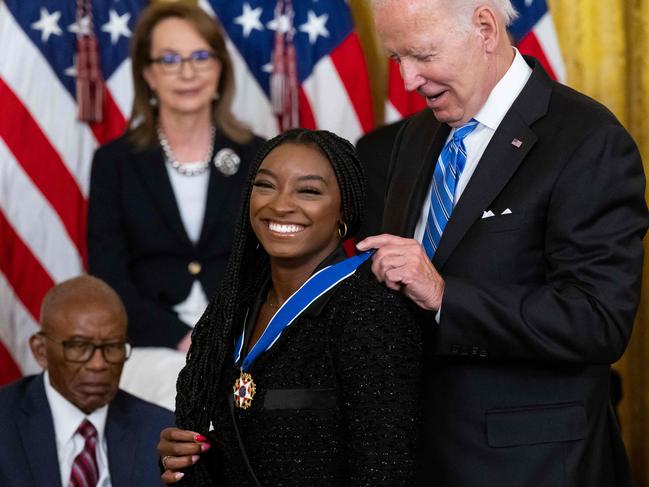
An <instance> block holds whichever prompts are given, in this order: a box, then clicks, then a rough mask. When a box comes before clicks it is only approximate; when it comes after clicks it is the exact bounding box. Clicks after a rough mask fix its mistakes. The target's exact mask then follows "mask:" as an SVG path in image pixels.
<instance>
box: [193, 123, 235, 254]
mask: <svg viewBox="0 0 649 487" xmlns="http://www.w3.org/2000/svg"><path fill="white" fill-rule="evenodd" d="M225 147H230V148H232V143H230V142H229V141H228V139H226V138H225V136H224V135H223V134H222V133H220V132H219V131H217V133H216V136H215V139H214V151H213V152H212V155H211V157H210V161H212V160H213V158H214V155H215V154H216V153H217V152H218V151H219V150H221V149H223V148H225ZM224 179H227V176H224V175H223V174H221V172H220V171H219V170H217V169H216V168H215V167H214V164H210V179H209V182H208V186H207V198H206V201H205V216H204V217H203V227H202V228H201V235H200V237H199V240H198V245H199V247H200V246H201V244H202V243H204V242H205V243H207V242H210V240H209V236H210V234H211V232H212V231H213V230H214V229H215V228H216V227H217V222H218V216H219V212H222V211H223V208H225V207H226V205H225V201H226V197H227V187H228V181H224Z"/></svg>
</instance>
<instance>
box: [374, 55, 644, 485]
mask: <svg viewBox="0 0 649 487" xmlns="http://www.w3.org/2000/svg"><path fill="white" fill-rule="evenodd" d="M527 61H528V63H529V64H530V65H531V66H532V67H533V73H532V76H531V78H530V79H529V81H528V82H527V84H526V86H525V88H524V89H523V91H522V93H521V94H520V95H519V97H518V98H517V99H516V101H515V102H514V104H513V106H512V107H511V109H510V110H509V111H508V113H507V115H506V116H505V118H504V120H503V121H502V123H501V125H500V126H499V128H498V130H497V131H496V133H495V134H494V136H493V138H492V140H491V141H490V143H489V145H488V147H487V148H486V150H485V152H484V155H483V156H482V158H481V159H480V162H479V163H478V166H477V168H476V170H475V172H474V174H473V176H472V178H471V180H470V182H469V184H468V186H467V187H466V189H465V191H464V193H463V195H462V197H461V198H460V200H459V202H458V204H457V206H456V207H455V209H454V210H453V213H452V215H451V218H450V220H449V222H448V224H447V227H446V229H445V231H444V234H443V236H442V239H441V241H440V244H439V249H438V251H437V253H436V255H435V257H434V260H433V263H434V265H435V267H436V268H437V269H438V270H439V272H440V273H441V274H442V276H443V277H444V279H445V282H446V288H445V292H444V298H443V302H442V307H441V320H440V323H439V325H437V324H436V323H435V321H434V315H433V314H432V313H430V314H429V316H428V318H427V320H428V321H429V322H430V324H429V329H430V330H431V337H430V341H429V348H428V351H429V356H428V364H427V369H426V376H427V393H428V394H429V397H428V399H427V401H426V404H425V407H424V411H425V415H426V425H425V427H426V444H425V446H424V448H423V450H422V455H423V459H422V462H421V465H422V472H421V474H422V475H421V478H422V482H421V483H422V485H440V486H444V487H472V486H477V485H480V486H482V487H502V486H505V485H506V486H508V487H517V486H521V487H522V486H534V487H563V486H585V485H587V486H589V487H612V486H627V485H629V484H630V479H629V470H628V465H627V461H626V456H625V453H624V449H623V446H622V443H621V439H620V435H619V432H618V430H617V425H616V422H615V420H614V418H613V416H612V414H611V411H610V407H609V374H610V369H609V364H611V363H612V362H614V361H616V360H617V359H618V358H619V357H620V356H621V355H622V353H623V352H624V350H625V347H626V345H627V342H628V339H629V336H630V333H631V327H632V323H633V319H634V314H635V311H636V307H637V304H638V300H639V290H640V279H641V268H642V259H643V248H642V238H643V236H644V234H645V231H646V228H647V225H648V224H649V217H648V214H647V207H646V203H645V199H644V187H645V177H644V174H643V169H642V162H641V160H640V156H639V154H638V151H637V148H636V146H635V144H634V142H633V140H632V139H631V137H630V136H629V135H628V133H627V132H626V130H624V128H623V127H622V126H621V125H620V124H619V122H618V121H617V120H616V119H615V117H614V116H613V115H612V114H611V113H610V112H609V111H608V110H607V109H606V108H604V107H603V106H602V105H600V104H598V103H597V102H595V101H593V100H591V99H589V98H587V97H585V96H583V95H581V94H579V93H577V92H575V91H573V90H571V89H570V88H567V87H565V86H562V85H559V84H557V83H554V82H552V81H551V80H550V79H549V78H548V76H547V74H546V73H545V72H544V71H543V69H542V68H541V67H540V65H539V64H538V63H537V62H536V61H535V60H533V59H531V58H527ZM449 131H450V128H449V127H448V126H447V125H444V124H439V123H438V122H437V121H436V120H435V119H434V117H433V114H432V112H430V111H426V112H422V113H420V114H418V115H416V116H415V117H414V118H413V119H411V120H410V121H409V122H407V124H406V125H405V126H404V128H403V129H402V130H401V131H400V133H399V135H398V137H397V141H396V142H395V149H394V153H393V160H392V163H391V167H390V170H389V175H388V180H389V183H388V189H387V195H386V198H387V199H386V206H385V214H384V219H383V230H384V231H387V232H389V233H393V234H398V235H402V236H407V237H411V236H412V235H413V233H414V230H415V226H416V223H417V220H418V218H419V215H420V212H421V208H422V205H423V201H424V198H425V196H426V191H427V190H428V187H429V184H430V180H431V177H432V173H433V169H434V161H435V160H436V159H437V155H438V154H439V152H440V150H441V148H442V146H443V145H444V142H445V140H446V138H447V136H448V134H449ZM516 139H518V141H520V142H521V144H519V143H518V142H516ZM512 142H514V143H512ZM519 145H520V147H519ZM486 211H491V212H492V213H493V214H494V216H492V217H489V216H488V214H487V215H485V213H484V212H486ZM483 216H487V217H486V218H483ZM434 480H436V481H437V482H434Z"/></svg>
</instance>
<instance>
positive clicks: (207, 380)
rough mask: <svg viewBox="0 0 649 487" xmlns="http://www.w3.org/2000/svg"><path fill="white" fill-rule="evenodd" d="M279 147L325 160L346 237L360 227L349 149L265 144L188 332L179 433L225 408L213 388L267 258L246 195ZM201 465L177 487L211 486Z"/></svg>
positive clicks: (360, 185)
mask: <svg viewBox="0 0 649 487" xmlns="http://www.w3.org/2000/svg"><path fill="white" fill-rule="evenodd" d="M283 144H297V145H304V146H308V147H311V148H314V149H316V150H318V151H320V152H321V153H323V154H324V155H325V157H327V159H328V160H329V162H330V163H331V165H332V167H333V170H334V173H335V175H336V179H337V181H338V186H339V188H340V197H341V207H342V208H341V213H342V218H343V220H344V222H345V223H346V225H347V228H348V232H349V235H354V234H355V232H356V231H358V229H359V227H360V224H361V219H362V216H363V210H364V202H365V175H364V171H363V168H362V166H361V163H360V161H359V160H358V156H357V155H356V150H355V149H354V146H353V145H352V144H350V143H349V142H348V141H347V140H345V139H343V138H342V137H339V136H337V135H336V134H333V133H331V132H328V131H325V130H315V131H314V130H307V129H293V130H289V131H287V132H284V133H283V134H280V135H278V136H277V137H275V138H273V139H271V140H269V141H268V142H267V143H266V144H265V146H264V147H263V148H262V149H261V151H260V152H259V154H258V155H257V158H256V160H255V162H254V163H253V165H252V167H251V168H250V173H249V175H248V181H247V184H246V188H245V193H244V195H245V198H244V201H243V204H242V205H241V209H240V213H239V217H238V221H237V225H236V230H235V237H234V241H233V245H232V252H231V254H230V258H229V260H228V265H227V267H226V271H225V276H224V278H223V281H222V282H221V285H220V287H219V290H218V292H217V293H216V294H215V295H214V297H212V299H211V301H210V303H209V305H208V307H207V309H206V311H205V313H204V314H203V316H202V317H201V319H200V320H199V321H198V323H197V324H196V327H195V328H194V331H193V333H192V344H191V347H190V349H189V353H188V354H187V363H186V365H185V367H184V368H183V370H182V371H181V372H180V375H179V376H178V383H177V389H178V393H177V396H176V423H177V425H178V427H180V428H183V429H189V430H193V431H198V432H201V433H203V434H205V433H207V431H208V429H209V426H210V421H211V419H212V418H214V417H216V412H217V411H218V410H219V408H221V407H227V406H225V404H226V398H227V395H226V391H223V390H221V389H220V388H219V386H218V384H220V383H221V379H222V377H221V376H222V374H223V373H224V371H225V370H226V369H227V367H226V366H227V364H228V361H229V360H232V356H233V355H232V354H233V348H234V342H233V340H234V338H233V337H234V332H236V331H237V325H238V324H239V323H241V322H242V321H243V318H244V313H245V310H246V308H247V306H248V304H249V303H250V302H252V300H254V299H255V297H256V295H257V293H258V292H259V289H260V288H261V286H262V284H263V282H264V279H265V278H266V276H268V274H269V272H270V264H269V258H268V254H267V253H266V251H265V250H264V249H263V247H261V246H260V245H259V242H258V240H257V237H256V236H255V234H254V233H253V231H252V227H251V225H250V217H249V210H250V195H251V192H252V188H253V183H254V181H255V177H256V175H257V170H258V169H259V166H261V164H262V162H263V161H264V159H265V158H266V156H268V154H269V153H270V152H271V151H272V150H273V149H275V148H276V147H278V146H280V145H283ZM205 463H206V462H198V463H197V464H196V465H195V466H194V467H192V468H190V469H188V471H187V472H186V474H185V477H184V478H183V479H182V485H192V486H203V485H211V479H210V474H209V469H208V468H207V465H205Z"/></svg>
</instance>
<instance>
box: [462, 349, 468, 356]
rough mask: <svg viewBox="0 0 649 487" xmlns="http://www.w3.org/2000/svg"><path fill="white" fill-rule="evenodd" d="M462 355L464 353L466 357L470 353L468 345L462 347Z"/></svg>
mask: <svg viewBox="0 0 649 487" xmlns="http://www.w3.org/2000/svg"><path fill="white" fill-rule="evenodd" d="M461 355H462V356H463V357H466V356H467V355H469V349H468V347H462V352H461Z"/></svg>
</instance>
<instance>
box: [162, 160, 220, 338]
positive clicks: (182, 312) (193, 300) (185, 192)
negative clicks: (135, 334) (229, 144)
mask: <svg viewBox="0 0 649 487" xmlns="http://www.w3.org/2000/svg"><path fill="white" fill-rule="evenodd" d="M185 164H188V165H190V166H191V165H192V164H194V165H197V164H202V163H201V162H198V163H193V162H190V163H185ZM165 166H166V167H167V174H169V180H170V181H171V187H172V188H173V191H174V196H175V197H176V204H177V205H178V211H179V212H180V218H181V219H182V222H183V225H184V226H185V231H186V232H187V236H188V237H189V239H190V240H191V241H192V243H194V244H196V243H197V242H198V239H199V238H200V237H201V230H202V229H203V220H204V219H205V204H206V203H207V187H208V184H209V180H210V172H209V171H205V172H204V173H202V174H197V175H195V176H185V175H183V174H180V173H179V172H178V171H176V170H175V169H174V168H173V167H171V164H170V163H166V164H165ZM206 307H207V296H206V295H205V291H204V290H203V287H202V286H201V283H200V281H199V280H198V279H194V282H193V283H192V288H191V290H190V291H189V294H188V295H187V298H185V300H184V301H183V302H181V303H178V304H177V305H176V306H174V311H175V312H176V313H178V318H180V320H181V321H183V322H184V323H185V324H186V325H188V326H191V327H193V326H194V325H195V324H196V322H197V321H198V319H199V318H200V317H201V315H202V314H203V312H204V311H205V308H206Z"/></svg>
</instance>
